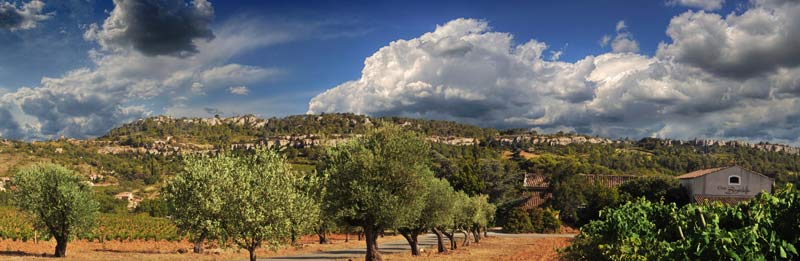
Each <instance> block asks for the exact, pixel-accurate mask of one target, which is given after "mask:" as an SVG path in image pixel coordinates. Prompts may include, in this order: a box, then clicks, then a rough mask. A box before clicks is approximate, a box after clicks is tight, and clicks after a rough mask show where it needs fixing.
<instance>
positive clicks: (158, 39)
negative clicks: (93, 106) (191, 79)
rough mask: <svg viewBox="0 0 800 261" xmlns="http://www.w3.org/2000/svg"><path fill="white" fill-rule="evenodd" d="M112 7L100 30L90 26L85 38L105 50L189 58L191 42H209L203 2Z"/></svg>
mask: <svg viewBox="0 0 800 261" xmlns="http://www.w3.org/2000/svg"><path fill="white" fill-rule="evenodd" d="M114 4H115V6H116V7H115V8H114V11H113V12H112V13H111V16H110V17H109V18H108V19H107V20H106V21H105V23H104V24H103V26H102V28H99V27H98V26H96V25H95V26H93V27H92V28H91V29H90V30H89V31H88V32H87V34H86V37H87V39H94V40H98V41H99V42H100V44H101V45H102V46H103V47H104V48H106V49H118V48H120V47H128V46H130V47H133V48H134V49H135V50H137V51H139V52H141V53H143V54H145V55H148V56H156V55H171V56H181V57H183V56H190V55H193V54H195V53H197V47H196V46H195V44H194V40H206V41H209V40H212V39H214V33H213V32H212V31H211V27H210V26H211V22H212V20H213V17H214V10H213V8H212V7H211V3H209V2H208V1H206V0H195V1H192V2H190V3H187V2H185V1H184V0H114Z"/></svg>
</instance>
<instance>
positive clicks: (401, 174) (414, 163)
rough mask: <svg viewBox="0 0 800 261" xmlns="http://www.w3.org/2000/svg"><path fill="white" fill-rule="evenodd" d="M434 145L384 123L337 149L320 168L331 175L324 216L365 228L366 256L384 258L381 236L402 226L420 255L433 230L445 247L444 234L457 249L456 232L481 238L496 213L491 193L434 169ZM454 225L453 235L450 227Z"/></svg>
mask: <svg viewBox="0 0 800 261" xmlns="http://www.w3.org/2000/svg"><path fill="white" fill-rule="evenodd" d="M430 164H431V163H430V145H429V144H428V143H427V142H426V141H425V140H424V139H423V138H422V137H420V136H419V135H418V134H416V133H413V132H408V131H403V130H402V129H401V128H400V127H398V126H392V125H389V126H384V127H381V128H379V129H376V130H372V131H370V132H368V133H367V135H365V136H363V137H361V138H358V139H356V140H354V141H352V142H349V143H346V144H343V145H340V146H336V147H334V148H331V149H330V150H329V151H328V153H327V155H326V156H325V157H324V159H323V162H322V165H321V166H320V173H322V174H323V175H324V176H325V177H326V178H327V180H326V182H325V183H326V186H325V188H326V189H325V194H324V195H323V197H322V198H323V199H324V200H323V202H324V203H323V204H322V209H323V213H324V215H326V216H327V217H332V218H334V219H336V220H338V221H339V222H340V223H344V224H345V225H349V226H361V227H362V228H363V230H364V233H365V236H366V247H367V249H366V250H367V254H366V260H380V259H381V258H380V253H379V252H378V244H377V242H376V240H377V238H378V235H379V233H380V232H382V231H383V230H384V229H389V228H395V229H397V230H398V231H399V232H400V233H401V234H402V235H403V236H404V237H405V238H406V240H407V241H408V242H409V245H410V246H411V251H412V254H413V255H418V254H419V248H418V246H417V244H418V241H417V237H418V236H419V235H420V234H422V233H425V232H427V231H433V232H434V233H435V234H436V235H437V238H438V241H439V251H441V252H443V251H445V247H444V243H443V239H442V235H443V234H444V235H446V236H447V237H448V238H449V239H450V242H451V248H456V244H455V241H454V236H453V234H454V233H455V232H456V231H463V233H464V235H465V244H467V243H468V242H469V241H468V240H469V236H468V233H472V234H473V237H474V238H475V239H476V240H480V235H479V231H480V229H481V228H484V230H485V227H486V225H487V224H488V223H489V222H490V221H491V219H492V218H493V216H494V212H495V211H494V206H493V205H491V204H489V202H488V197H486V196H478V197H472V198H470V197H469V196H467V195H466V194H465V193H463V192H455V191H454V189H453V188H452V187H451V186H450V184H449V183H448V182H447V181H446V180H442V179H437V178H435V177H434V175H433V172H432V171H431V165H430ZM447 229H450V232H449V233H448V232H447V231H446V230H447Z"/></svg>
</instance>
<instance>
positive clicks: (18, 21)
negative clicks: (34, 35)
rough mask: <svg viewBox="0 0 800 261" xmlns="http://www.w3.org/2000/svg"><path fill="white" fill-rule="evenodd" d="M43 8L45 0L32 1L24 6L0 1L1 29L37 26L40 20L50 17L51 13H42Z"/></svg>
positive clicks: (22, 28)
mask: <svg viewBox="0 0 800 261" xmlns="http://www.w3.org/2000/svg"><path fill="white" fill-rule="evenodd" d="M43 8H44V2H42V1H40V0H34V1H30V2H28V3H25V4H23V5H22V7H17V6H16V5H14V4H12V3H9V2H6V1H0V29H5V30H12V31H13V30H26V29H31V28H35V27H36V25H37V23H38V22H39V21H42V20H46V19H47V18H50V15H47V14H42V9H43Z"/></svg>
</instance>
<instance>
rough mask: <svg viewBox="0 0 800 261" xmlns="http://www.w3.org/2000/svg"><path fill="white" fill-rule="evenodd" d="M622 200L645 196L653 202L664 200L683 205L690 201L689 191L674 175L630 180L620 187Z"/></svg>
mask: <svg viewBox="0 0 800 261" xmlns="http://www.w3.org/2000/svg"><path fill="white" fill-rule="evenodd" d="M618 190H619V194H620V198H621V199H622V201H632V200H634V199H637V198H640V197H644V198H645V199H647V200H649V201H652V202H659V201H664V202H665V203H675V204H678V206H683V205H686V204H688V203H689V196H688V195H689V193H688V191H686V189H685V188H684V187H683V186H681V184H680V182H679V181H678V180H677V179H675V178H674V177H663V176H659V177H644V178H638V179H633V180H629V181H627V182H625V183H623V184H622V185H620V186H619V187H618Z"/></svg>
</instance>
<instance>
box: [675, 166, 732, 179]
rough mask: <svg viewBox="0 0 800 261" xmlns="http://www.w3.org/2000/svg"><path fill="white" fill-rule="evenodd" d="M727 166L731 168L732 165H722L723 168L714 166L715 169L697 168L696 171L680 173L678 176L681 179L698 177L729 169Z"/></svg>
mask: <svg viewBox="0 0 800 261" xmlns="http://www.w3.org/2000/svg"><path fill="white" fill-rule="evenodd" d="M727 168H730V167H721V168H713V169H701V170H696V171H692V172H689V173H686V174H683V175H680V176H678V177H677V178H679V179H693V178H696V177H701V176H705V175H708V174H711V173H714V172H717V171H720V170H723V169H727Z"/></svg>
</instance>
